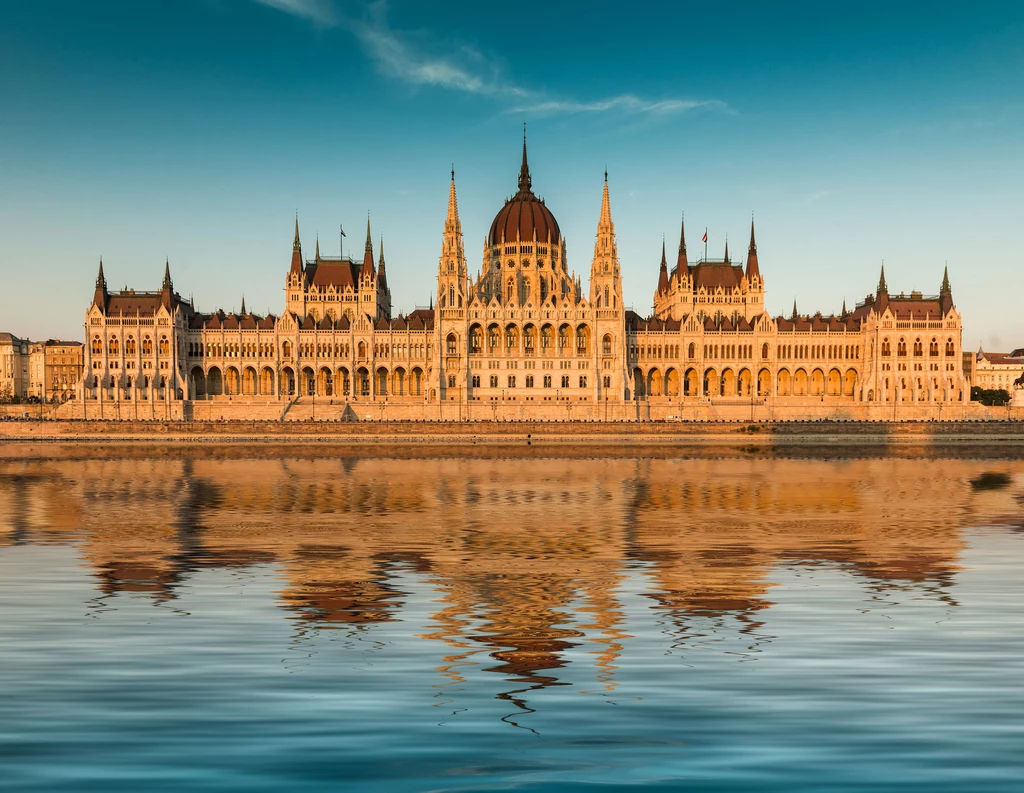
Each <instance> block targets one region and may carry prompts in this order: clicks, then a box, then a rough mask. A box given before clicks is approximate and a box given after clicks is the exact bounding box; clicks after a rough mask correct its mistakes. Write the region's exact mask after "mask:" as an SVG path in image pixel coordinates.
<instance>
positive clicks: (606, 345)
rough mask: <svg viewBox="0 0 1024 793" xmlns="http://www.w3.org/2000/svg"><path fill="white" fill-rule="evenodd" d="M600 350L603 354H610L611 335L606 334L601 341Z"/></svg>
mask: <svg viewBox="0 0 1024 793" xmlns="http://www.w3.org/2000/svg"><path fill="white" fill-rule="evenodd" d="M601 352H602V353H603V354H604V355H611V354H612V337H611V334H607V335H606V336H605V337H604V339H603V340H602V342H601Z"/></svg>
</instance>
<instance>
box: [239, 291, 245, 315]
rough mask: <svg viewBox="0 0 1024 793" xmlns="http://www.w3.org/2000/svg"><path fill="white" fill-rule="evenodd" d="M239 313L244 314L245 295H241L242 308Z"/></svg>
mask: <svg viewBox="0 0 1024 793" xmlns="http://www.w3.org/2000/svg"><path fill="white" fill-rule="evenodd" d="M240 313H241V315H242V316H243V317H244V316H245V313H246V312H245V295H242V310H241V312H240Z"/></svg>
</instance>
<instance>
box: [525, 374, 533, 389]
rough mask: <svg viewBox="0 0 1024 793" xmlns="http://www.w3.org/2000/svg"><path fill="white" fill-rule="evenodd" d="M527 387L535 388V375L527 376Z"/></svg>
mask: <svg viewBox="0 0 1024 793" xmlns="http://www.w3.org/2000/svg"><path fill="white" fill-rule="evenodd" d="M526 387H527V388H533V375H532V374H528V375H526Z"/></svg>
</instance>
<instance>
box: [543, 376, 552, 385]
mask: <svg viewBox="0 0 1024 793" xmlns="http://www.w3.org/2000/svg"><path fill="white" fill-rule="evenodd" d="M544 387H545V388H551V375H549V374H546V375H544Z"/></svg>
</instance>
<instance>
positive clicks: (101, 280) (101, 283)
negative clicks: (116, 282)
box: [96, 256, 107, 289]
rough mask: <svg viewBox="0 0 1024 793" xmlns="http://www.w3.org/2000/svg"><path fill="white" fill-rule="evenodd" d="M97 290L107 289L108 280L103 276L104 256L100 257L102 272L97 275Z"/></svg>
mask: <svg viewBox="0 0 1024 793" xmlns="http://www.w3.org/2000/svg"><path fill="white" fill-rule="evenodd" d="M96 288H97V289H106V288H107V279H106V278H105V277H104V276H103V257H102V256H100V271H99V273H98V274H97V275H96Z"/></svg>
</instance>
